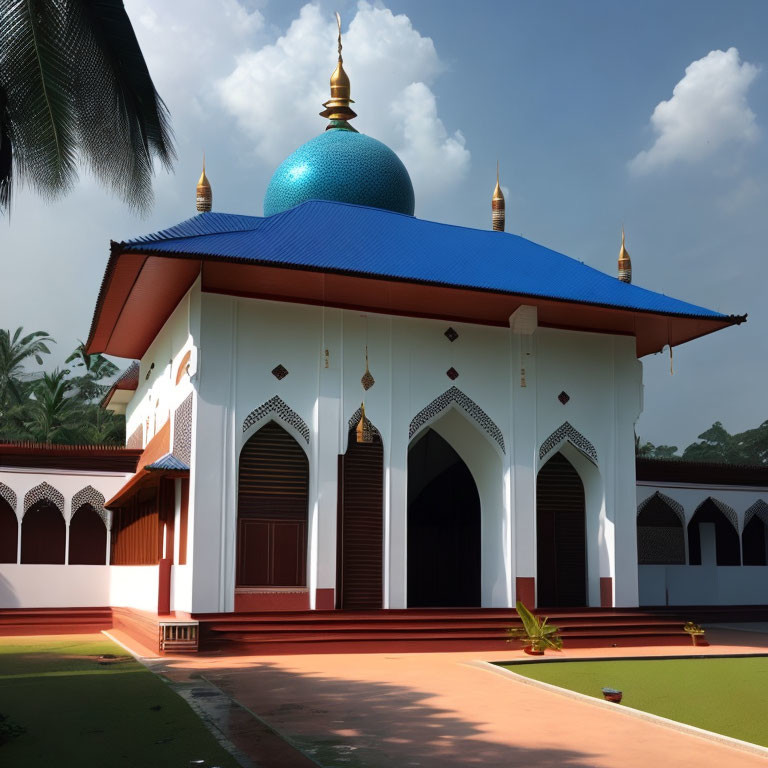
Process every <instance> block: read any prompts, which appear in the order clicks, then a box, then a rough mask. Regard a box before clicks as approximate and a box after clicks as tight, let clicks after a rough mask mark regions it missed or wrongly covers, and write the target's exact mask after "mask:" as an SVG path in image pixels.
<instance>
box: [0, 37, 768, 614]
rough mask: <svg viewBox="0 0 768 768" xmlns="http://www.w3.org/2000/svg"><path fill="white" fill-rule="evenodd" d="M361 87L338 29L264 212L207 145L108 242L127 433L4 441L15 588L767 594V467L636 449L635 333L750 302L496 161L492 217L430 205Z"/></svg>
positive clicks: (149, 605) (434, 595)
mask: <svg viewBox="0 0 768 768" xmlns="http://www.w3.org/2000/svg"><path fill="white" fill-rule="evenodd" d="M352 103H353V102H352V99H351V89H350V81H349V78H348V76H347V74H346V72H345V70H344V66H343V60H342V55H341V33H339V57H338V63H337V66H336V70H335V71H334V73H333V75H332V77H331V97H330V99H329V100H328V101H327V102H325V104H324V105H323V106H324V110H323V112H321V113H320V114H321V116H322V117H324V118H325V119H326V120H327V125H326V128H325V131H324V132H322V133H321V134H320V135H318V136H316V137H315V138H313V139H311V140H309V141H308V142H307V143H306V144H304V145H303V146H301V147H300V148H299V149H297V150H296V151H295V152H294V153H293V154H292V155H290V156H289V157H288V158H287V159H286V160H285V161H284V162H283V163H282V164H281V165H280V166H279V167H278V169H277V170H276V171H275V173H274V175H273V176H272V179H271V181H270V183H269V186H268V188H267V192H266V196H265V199H264V211H263V213H264V215H263V216H261V217H259V216H242V215H232V214H225V213H219V212H215V211H213V209H212V208H213V206H212V189H211V185H210V183H209V182H208V179H207V177H206V173H205V168H203V174H202V176H201V177H200V181H199V183H198V186H197V210H198V211H199V213H198V215H196V216H194V217H193V218H191V219H188V220H186V221H183V222H181V223H180V224H177V225H175V226H172V227H170V228H168V229H165V230H163V231H160V232H157V233H154V234H151V235H146V236H143V237H139V238H136V239H134V240H129V241H127V242H120V243H115V242H113V243H112V245H111V253H110V257H109V261H108V264H107V267H106V271H105V275H104V279H103V283H102V287H101V291H100V293H99V297H98V301H97V304H96V308H95V312H94V317H93V323H92V326H91V331H90V335H89V337H88V342H87V349H88V352H89V353H97V352H98V353H104V354H108V355H114V356H117V357H121V358H127V359H129V360H133V361H134V362H132V363H130V365H128V367H127V368H126V370H125V372H124V373H123V374H122V376H121V377H120V378H119V379H118V380H117V381H116V382H115V384H114V385H113V386H112V388H111V390H110V391H109V393H108V394H107V396H106V397H105V399H104V403H103V405H104V407H105V408H108V409H110V410H113V411H116V412H118V413H124V414H125V417H126V434H127V441H126V447H125V448H124V449H116V450H115V449H106V448H104V447H100V448H96V447H90V448H89V447H56V446H19V445H10V444H8V445H0V607H3V608H5V609H6V610H10V609H42V608H50V609H56V608H60V609H65V608H66V609H74V608H83V609H85V608H96V607H109V608H111V609H112V610H113V611H115V612H121V611H122V612H123V615H124V616H127V614H128V612H131V611H133V612H135V613H136V614H137V615H138V614H139V613H141V612H143V613H144V614H145V615H150V616H153V617H155V618H157V617H158V616H159V617H163V616H166V617H170V618H169V621H168V622H167V624H173V623H174V621H173V619H175V620H176V621H175V624H176V625H178V626H181V625H183V624H184V622H188V623H189V624H194V623H195V620H196V618H197V617H199V616H203V615H211V614H214V615H222V614H243V615H246V614H247V615H253V614H256V613H259V612H267V613H273V612H278V611H290V612H312V611H324V612H330V611H381V610H382V609H388V610H393V609H419V610H424V609H432V608H461V609H468V608H472V609H510V608H512V607H513V606H514V605H515V601H516V600H518V599H521V600H523V602H525V603H526V604H528V605H530V606H537V607H545V608H546V607H560V608H562V607H575V608H586V607H591V608H620V607H628V608H633V607H637V606H639V605H645V606H648V605H651V606H653V605H692V604H721V605H722V604H729V603H739V604H745V603H761V602H764V599H763V598H762V596H761V595H762V594H764V591H763V590H764V587H765V586H766V576H765V575H764V572H765V571H768V569H766V568H765V565H766V542H768V537H767V536H766V533H765V526H766V524H768V504H767V503H766V501H765V500H764V499H768V475H767V474H766V472H765V471H762V470H760V469H758V468H733V467H731V468H723V467H719V468H717V467H715V468H713V467H706V466H701V465H687V466H684V465H683V464H681V463H680V462H677V463H675V462H648V461H646V462H642V461H640V462H636V459H635V435H634V425H635V423H636V421H637V419H638V417H639V415H640V413H641V410H642V407H643V385H642V365H641V363H640V360H639V359H640V358H642V357H644V356H645V355H649V354H652V353H656V352H660V351H661V350H663V349H665V348H669V350H670V354H671V350H672V349H673V348H674V347H676V346H678V345H680V344H684V343H686V342H688V341H691V340H692V339H696V338H698V337H701V336H704V335H706V334H709V333H713V332H715V331H718V330H720V329H723V328H727V327H729V326H731V325H735V324H739V323H741V322H742V321H743V320H744V319H745V318H744V317H743V316H733V315H723V314H720V313H718V312H714V311H711V310H708V309H705V308H703V307H700V306H696V305H694V304H689V303H687V302H685V301H681V300H678V299H674V298H671V297H668V296H665V295H661V294H658V293H654V292H652V291H649V290H645V289H643V288H641V287H639V286H636V285H633V284H632V280H631V263H630V258H629V254H628V253H627V250H626V247H625V244H624V237H623V233H622V242H621V250H620V256H619V263H618V278H617V277H614V276H611V275H607V274H604V273H602V272H599V271H597V270H595V269H592V268H591V267H588V266H586V265H585V264H583V263H581V262H578V261H576V260H574V259H571V258H569V257H567V256H564V255H562V254H560V253H556V252H554V251H552V250H549V249H547V248H545V247H543V246H540V245H537V244H536V243H533V242H530V241H528V240H525V239H524V238H522V237H518V236H515V235H513V234H510V233H506V232H505V231H504V229H505V210H504V197H503V194H502V192H501V188H500V185H499V182H498V173H497V183H496V188H495V191H494V193H493V197H492V201H491V214H492V216H491V224H492V227H491V229H489V230H476V229H468V228H465V227H459V226H451V225H447V224H441V223H435V222H431V221H425V220H421V219H418V218H415V217H414V215H413V214H414V205H415V200H414V191H413V186H412V184H411V180H410V177H409V175H408V171H407V169H406V168H405V166H404V165H403V163H402V162H401V160H400V159H399V158H398V157H397V155H396V154H395V153H394V152H393V151H392V150H391V149H389V148H388V147H386V146H385V145H384V144H382V143H381V142H379V141H377V140H376V139H374V138H372V137H369V136H366V135H364V134H362V133H359V132H358V131H357V130H355V128H354V127H353V125H352V120H353V119H354V118H355V117H356V115H355V112H354V111H353V110H352V108H351V104H352ZM718 473H719V474H718ZM732 566H739V567H738V568H734V567H732ZM161 623H162V622H161Z"/></svg>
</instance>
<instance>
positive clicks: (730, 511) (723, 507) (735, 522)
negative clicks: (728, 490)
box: [691, 496, 739, 533]
mask: <svg viewBox="0 0 768 768" xmlns="http://www.w3.org/2000/svg"><path fill="white" fill-rule="evenodd" d="M708 501H711V502H712V503H713V504H714V505H715V506H716V507H717V508H718V509H719V510H720V511H721V512H722V513H723V514H724V515H725V518H726V520H728V522H729V523H730V524H731V525H732V526H733V527H734V530H735V531H736V533H738V532H739V518H738V515H737V514H736V510H735V509H734V508H733V507H729V506H728V505H727V504H726V503H725V502H724V501H720V499H716V498H714V497H713V496H707V498H706V499H704V501H702V502H701V504H699V505H698V506H697V507H696V509H694V510H693V516H695V515H696V513H697V512H698V511H699V510H700V509H701V507H702V506H703V505H704V504H706V503H707V502H708ZM693 516H692V517H691V520H693Z"/></svg>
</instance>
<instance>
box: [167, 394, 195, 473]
mask: <svg viewBox="0 0 768 768" xmlns="http://www.w3.org/2000/svg"><path fill="white" fill-rule="evenodd" d="M172 453H173V455H174V456H176V457H177V458H178V459H179V460H180V461H183V462H184V463H185V464H186V465H187V466H188V467H189V466H191V465H192V393H191V392H190V393H189V394H188V395H187V396H186V397H185V398H184V399H183V400H182V401H181V403H180V404H179V406H178V407H177V408H176V410H175V411H174V412H173V451H172Z"/></svg>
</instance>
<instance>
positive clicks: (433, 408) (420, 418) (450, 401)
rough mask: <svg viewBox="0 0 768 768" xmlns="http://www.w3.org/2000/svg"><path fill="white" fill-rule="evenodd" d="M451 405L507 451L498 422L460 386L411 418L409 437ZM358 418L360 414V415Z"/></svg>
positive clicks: (437, 398)
mask: <svg viewBox="0 0 768 768" xmlns="http://www.w3.org/2000/svg"><path fill="white" fill-rule="evenodd" d="M451 405H456V406H458V407H459V408H461V410H462V411H464V413H466V414H467V416H469V417H470V418H471V419H472V420H473V421H475V422H476V423H477V425H478V426H479V427H480V429H482V430H483V432H485V433H486V434H487V435H488V436H489V437H490V438H491V439H492V440H493V441H494V442H496V444H497V445H498V446H499V448H501V452H502V453H506V452H507V451H506V448H505V446H504V435H502V434H501V430H500V429H499V428H498V426H497V425H496V422H494V420H493V419H492V418H491V417H490V416H489V415H488V414H487V413H486V412H485V411H484V410H483V409H482V408H481V407H480V406H479V405H478V404H477V403H476V402H475V401H474V400H473V399H472V398H471V397H468V396H467V395H465V394H464V393H463V392H462V391H461V390H460V389H459V388H458V387H451V388H450V389H448V390H446V391H445V392H443V394H442V395H440V396H439V397H436V398H435V399H434V400H433V401H432V402H431V403H430V404H429V405H427V406H426V408H422V409H421V410H420V411H419V412H418V413H417V414H416V415H415V416H414V417H413V419H411V424H410V427H409V429H408V439H409V440H410V439H411V438H413V436H414V435H415V434H416V433H417V432H418V431H419V430H420V429H421V428H422V427H423V426H425V425H426V424H428V423H429V422H431V421H433V420H434V418H435V417H436V416H437V415H438V414H440V413H442V412H443V411H444V410H445V409H446V408H448V407H449V406H451ZM357 418H358V419H359V418H360V416H359V415H358V417H357Z"/></svg>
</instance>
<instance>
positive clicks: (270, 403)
mask: <svg viewBox="0 0 768 768" xmlns="http://www.w3.org/2000/svg"><path fill="white" fill-rule="evenodd" d="M268 416H277V417H278V418H279V419H280V420H281V421H284V422H285V423H286V424H289V425H290V426H292V427H293V428H294V429H295V430H296V431H297V432H298V433H299V434H300V435H301V436H302V437H303V438H304V440H305V441H306V443H307V445H309V427H308V426H307V423H306V422H305V421H304V419H302V418H301V416H299V414H298V413H296V411H294V410H293V409H292V408H289V407H288V406H287V405H286V404H285V403H284V402H283V400H282V399H281V398H279V397H278V396H277V395H275V396H274V397H273V398H271V399H269V400H267V402H266V403H263V404H262V405H260V406H259V407H258V408H254V409H253V410H252V411H251V412H250V413H249V414H248V415H247V416H246V417H245V419H244V420H243V432H244V433H245V432H247V431H248V430H249V429H250V428H251V427H253V426H255V425H256V424H258V423H259V422H261V421H264V419H266V418H267V417H268Z"/></svg>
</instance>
